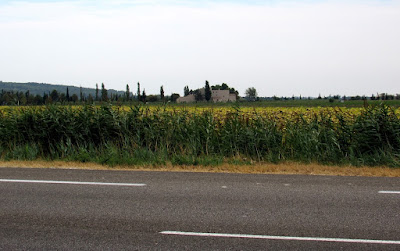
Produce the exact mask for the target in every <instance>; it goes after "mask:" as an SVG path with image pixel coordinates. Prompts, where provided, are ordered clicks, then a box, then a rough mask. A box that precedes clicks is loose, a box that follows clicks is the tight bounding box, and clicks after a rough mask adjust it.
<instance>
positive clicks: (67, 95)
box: [43, 87, 70, 102]
mask: <svg viewBox="0 0 400 251" xmlns="http://www.w3.org/2000/svg"><path fill="white" fill-rule="evenodd" d="M43 98H44V95H43ZM65 99H66V100H67V102H69V100H70V97H69V89H68V87H67V94H66V95H65Z"/></svg>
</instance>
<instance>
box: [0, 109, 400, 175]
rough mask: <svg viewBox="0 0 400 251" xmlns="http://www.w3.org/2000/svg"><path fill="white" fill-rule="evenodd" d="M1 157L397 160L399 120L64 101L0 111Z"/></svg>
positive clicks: (382, 115) (384, 112)
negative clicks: (76, 105)
mask: <svg viewBox="0 0 400 251" xmlns="http://www.w3.org/2000/svg"><path fill="white" fill-rule="evenodd" d="M0 157H1V158H3V159H27V160H33V159H38V158H42V159H62V160H77V161H82V162H88V161H92V162H98V163H103V164H108V165H124V164H128V165H142V164H153V165H160V164H165V163H167V162H171V163H172V164H188V165H193V164H194V165H196V164H198V165H214V164H219V163H222V162H224V161H232V160H233V159H234V160H246V161H248V160H252V161H268V162H279V161H282V160H291V161H301V162H319V163H330V164H353V165H388V166H394V167H398V166H399V163H400V162H399V157H400V120H399V117H398V115H396V114H395V113H394V111H393V110H392V109H391V108H390V107H389V106H387V105H379V106H373V107H372V106H369V107H367V108H365V109H364V110H363V112H362V113H361V114H360V115H356V116H355V117H349V116H347V115H346V114H344V113H343V112H341V111H340V110H336V111H334V112H333V111H332V110H331V111H327V110H321V111H320V112H319V113H314V114H312V116H311V117H310V116H306V115H305V114H302V113H299V114H294V115H292V116H291V117H283V118H282V117H277V116H275V114H257V113H254V114H252V115H249V114H248V113H243V112H241V110H240V108H238V107H235V108H233V109H232V110H231V112H229V113H227V114H226V115H224V116H221V115H220V114H219V115H218V116H216V114H214V113H213V112H212V111H210V110H206V111H202V112H189V111H187V110H180V109H177V110H171V109H165V108H164V107H159V108H158V109H157V110H150V109H147V108H146V107H141V106H133V107H130V109H129V110H128V111H127V110H126V109H121V108H118V107H112V106H110V105H104V106H101V107H94V106H84V107H81V108H71V107H64V106H47V107H40V108H38V107H31V108H26V109H14V110H0Z"/></svg>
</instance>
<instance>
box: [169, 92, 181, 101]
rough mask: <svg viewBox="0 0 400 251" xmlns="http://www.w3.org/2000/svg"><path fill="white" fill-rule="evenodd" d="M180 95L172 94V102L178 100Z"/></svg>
mask: <svg viewBox="0 0 400 251" xmlns="http://www.w3.org/2000/svg"><path fill="white" fill-rule="evenodd" d="M179 97H180V95H179V94H178V93H172V94H171V102H176V100H177V99H178V98H179Z"/></svg>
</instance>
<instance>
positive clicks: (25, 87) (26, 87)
mask: <svg viewBox="0 0 400 251" xmlns="http://www.w3.org/2000/svg"><path fill="white" fill-rule="evenodd" d="M67 87H68V92H69V95H73V94H76V95H77V96H78V97H79V95H80V87H77V86H72V85H52V84H44V83H33V82H29V83H14V82H3V81H0V91H1V90H4V91H14V92H17V91H18V92H24V93H25V92H26V91H29V93H30V94H33V95H37V94H39V95H43V93H46V94H49V93H51V92H52V91H53V90H56V91H57V92H59V93H66V92H67ZM105 87H106V89H107V86H105ZM100 91H101V84H99V95H100ZM107 92H108V94H109V95H110V94H111V93H112V94H116V93H118V94H119V95H123V94H124V93H125V92H124V91H117V90H113V89H107ZM82 93H83V95H84V96H86V97H87V96H89V94H91V95H92V96H93V97H94V96H95V95H96V89H95V88H84V87H82Z"/></svg>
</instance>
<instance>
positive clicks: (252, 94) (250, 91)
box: [245, 87, 257, 100]
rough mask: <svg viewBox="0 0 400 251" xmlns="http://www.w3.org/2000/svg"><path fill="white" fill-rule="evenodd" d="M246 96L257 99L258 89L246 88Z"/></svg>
mask: <svg viewBox="0 0 400 251" xmlns="http://www.w3.org/2000/svg"><path fill="white" fill-rule="evenodd" d="M245 94H246V97H247V98H248V99H250V100H256V98H257V90H256V88H254V87H249V88H247V89H246V92H245Z"/></svg>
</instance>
